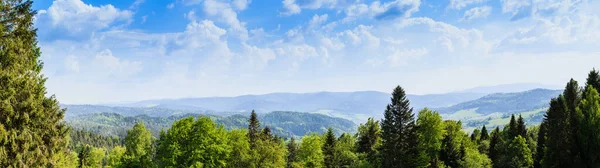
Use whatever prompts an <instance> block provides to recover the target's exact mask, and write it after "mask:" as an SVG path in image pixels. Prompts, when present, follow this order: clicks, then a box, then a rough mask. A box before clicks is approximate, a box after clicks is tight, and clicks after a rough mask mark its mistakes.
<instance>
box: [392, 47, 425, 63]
mask: <svg viewBox="0 0 600 168" xmlns="http://www.w3.org/2000/svg"><path fill="white" fill-rule="evenodd" d="M428 53H429V51H428V50H427V49H426V48H417V49H406V50H397V51H395V52H394V53H393V54H391V55H390V56H388V59H389V62H390V65H391V66H392V67H398V66H402V65H405V64H407V63H408V60H410V59H415V58H418V57H422V56H425V55H427V54H428Z"/></svg>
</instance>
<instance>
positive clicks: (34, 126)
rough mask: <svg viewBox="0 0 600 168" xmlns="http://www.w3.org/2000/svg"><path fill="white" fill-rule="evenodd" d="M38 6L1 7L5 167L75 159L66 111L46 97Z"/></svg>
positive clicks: (19, 0) (0, 156) (12, 2)
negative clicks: (69, 144) (69, 148)
mask: <svg viewBox="0 0 600 168" xmlns="http://www.w3.org/2000/svg"><path fill="white" fill-rule="evenodd" d="M32 3H33V1H30V0H3V1H0V93H1V94H0V102H2V103H1V104H0V167H53V166H56V165H55V164H57V162H58V161H57V160H55V159H58V158H61V157H59V156H65V157H66V156H69V155H70V153H69V151H67V148H66V147H67V136H68V128H67V126H66V125H65V124H64V123H63V122H62V119H63V117H64V113H65V110H64V109H60V107H59V105H58V101H57V100H56V98H55V97H54V96H50V97H46V88H45V86H44V84H45V82H46V79H47V78H45V77H44V76H43V75H42V72H41V71H42V68H43V63H42V61H41V60H40V55H41V53H40V48H39V47H38V46H37V37H36V36H37V33H36V32H37V30H36V28H34V26H33V25H34V24H33V21H34V17H35V15H36V11H34V10H33V9H32ZM63 158H64V157H63Z"/></svg>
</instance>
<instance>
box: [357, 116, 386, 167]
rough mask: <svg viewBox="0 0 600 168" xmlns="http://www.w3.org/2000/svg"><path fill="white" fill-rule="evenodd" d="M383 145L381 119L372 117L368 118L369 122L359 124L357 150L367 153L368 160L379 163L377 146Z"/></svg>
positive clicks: (375, 163)
mask: <svg viewBox="0 0 600 168" xmlns="http://www.w3.org/2000/svg"><path fill="white" fill-rule="evenodd" d="M380 145H381V128H380V127H379V121H375V119H373V118H372V117H369V119H367V123H365V124H364V125H363V124H360V125H359V126H358V142H357V152H358V153H362V154H366V157H367V161H368V162H369V163H371V164H374V165H379V164H378V161H377V160H378V159H377V152H378V151H377V148H378V147H379V146H380Z"/></svg>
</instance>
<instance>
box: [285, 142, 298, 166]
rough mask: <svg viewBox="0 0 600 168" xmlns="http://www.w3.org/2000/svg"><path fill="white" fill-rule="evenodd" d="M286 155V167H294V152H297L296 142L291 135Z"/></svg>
mask: <svg viewBox="0 0 600 168" xmlns="http://www.w3.org/2000/svg"><path fill="white" fill-rule="evenodd" d="M287 150H288V156H287V164H286V167H287V168H294V163H295V162H296V154H297V152H298V144H296V139H295V138H294V137H292V139H291V140H290V142H289V143H288V145H287Z"/></svg>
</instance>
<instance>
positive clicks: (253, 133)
mask: <svg viewBox="0 0 600 168" xmlns="http://www.w3.org/2000/svg"><path fill="white" fill-rule="evenodd" d="M259 133H260V122H259V121H258V117H257V116H256V112H254V110H252V113H251V114H250V119H248V139H249V140H250V149H254V147H256V140H257V139H258V137H259Z"/></svg>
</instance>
